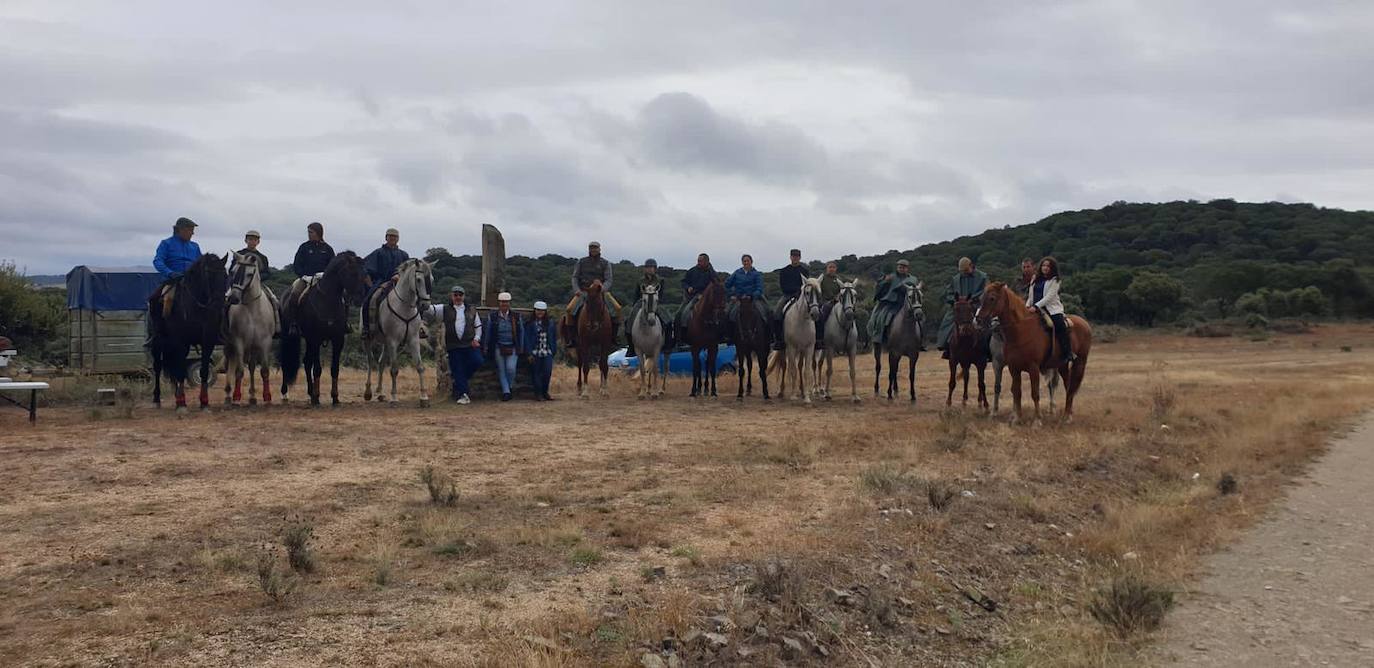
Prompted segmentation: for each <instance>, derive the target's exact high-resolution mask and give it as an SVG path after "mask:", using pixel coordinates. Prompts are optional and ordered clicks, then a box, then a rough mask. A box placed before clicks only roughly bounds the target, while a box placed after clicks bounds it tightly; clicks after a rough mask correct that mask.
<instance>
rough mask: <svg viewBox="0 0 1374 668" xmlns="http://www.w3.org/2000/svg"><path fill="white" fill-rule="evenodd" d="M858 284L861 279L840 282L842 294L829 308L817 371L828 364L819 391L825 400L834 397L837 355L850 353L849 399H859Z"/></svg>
mask: <svg viewBox="0 0 1374 668" xmlns="http://www.w3.org/2000/svg"><path fill="white" fill-rule="evenodd" d="M858 287H859V280H858V279H854V280H853V281H850V282H848V283H840V294H839V296H838V299H837V300H836V302H835V307H834V308H832V309H830V317H829V318H826V321H825V329H824V330H823V332H824V334H825V337H824V339H823V340H822V347H821V349H820V350H818V351H816V355H817V357H818V359H817V360H816V370H817V373H818V374H819V372H820V367H821V365H822V364H824V365H825V387H824V388H822V389H820V390H818V392H817V395H818V396H820V397H822V398H824V399H825V400H826V401H830V398H831V397H830V381H831V379H832V378H834V376H835V356H836V355H845V356H848V357H849V400H850V401H853V402H854V403H856V404H857V403H859V386H858V384H857V382H856V381H855V379H854V373H855V367H856V366H857V365H856V364H855V359H856V358H857V357H858V355H859V328H858V326H857V325H856V324H855V322H854V304H855V302H857V301H858Z"/></svg>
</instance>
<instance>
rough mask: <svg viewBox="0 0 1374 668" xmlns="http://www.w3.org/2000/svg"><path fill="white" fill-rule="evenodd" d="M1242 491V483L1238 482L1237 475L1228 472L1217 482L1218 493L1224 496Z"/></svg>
mask: <svg viewBox="0 0 1374 668" xmlns="http://www.w3.org/2000/svg"><path fill="white" fill-rule="evenodd" d="M1238 489H1240V483H1238V482H1236V476H1235V474H1233V473H1231V472H1229V471H1228V472H1226V473H1223V474H1221V479H1220V480H1218V481H1217V492H1218V493H1219V494H1221V495H1222V496H1229V495H1231V494H1235V493H1236V491H1237V490H1238Z"/></svg>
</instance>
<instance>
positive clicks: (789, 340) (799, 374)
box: [768, 278, 821, 404]
mask: <svg viewBox="0 0 1374 668" xmlns="http://www.w3.org/2000/svg"><path fill="white" fill-rule="evenodd" d="M820 316H821V284H820V282H819V281H817V280H816V279H814V278H808V279H806V282H805V283H803V284H802V290H801V294H800V295H798V296H797V298H796V300H795V301H794V302H793V303H792V305H791V306H788V307H787V312H786V313H784V314H783V317H782V340H783V351H782V355H781V356H780V357H781V358H782V360H783V365H782V379H781V380H780V381H779V382H780V385H779V386H778V396H779V397H785V396H787V374H789V373H792V374H795V375H796V381H795V382H796V383H797V390H798V395H797V397H798V398H799V399H801V400H802V401H804V402H806V403H808V404H809V403H811V393H810V390H811V388H814V387H815V386H816V361H815V360H816V356H815V352H816V319H817V318H819V317H820ZM778 359H779V356H775V357H774V358H773V362H770V363H769V365H768V366H769V369H770V370H771V369H772V368H773V367H774V366H775V365H776V362H777V360H778ZM808 374H809V375H810V376H811V387H810V388H808V387H807V385H806V382H807V378H806V377H807V375H808Z"/></svg>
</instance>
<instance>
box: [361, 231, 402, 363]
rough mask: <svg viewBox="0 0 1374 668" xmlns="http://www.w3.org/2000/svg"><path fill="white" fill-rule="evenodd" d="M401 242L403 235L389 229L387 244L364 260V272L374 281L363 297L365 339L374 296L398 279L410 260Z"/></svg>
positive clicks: (369, 326)
mask: <svg viewBox="0 0 1374 668" xmlns="http://www.w3.org/2000/svg"><path fill="white" fill-rule="evenodd" d="M400 241H401V233H400V232H398V231H396V228H394V227H392V228H388V229H387V231H386V242H385V243H383V244H382V245H381V247H380V248H378V249H376V250H374V251H372V252H371V253H368V254H367V259H365V260H363V271H366V272H367V277H368V278H370V279H372V286H371V287H369V288H368V289H367V296H366V297H363V306H364V308H363V338H367V336H368V334H369V333H370V332H371V327H372V315H373V314H372V310H373V308H372V295H375V294H377V291H378V290H380V289H382V286H383V285H386V284H387V283H388V282H389V281H391V279H393V278H395V277H396V269H397V268H398V267H400V266H401V263H402V262H405V261H406V260H409V259H410V254H409V253H406V252H405V251H403V250H401V248H400V246H398V245H397V244H398V243H400Z"/></svg>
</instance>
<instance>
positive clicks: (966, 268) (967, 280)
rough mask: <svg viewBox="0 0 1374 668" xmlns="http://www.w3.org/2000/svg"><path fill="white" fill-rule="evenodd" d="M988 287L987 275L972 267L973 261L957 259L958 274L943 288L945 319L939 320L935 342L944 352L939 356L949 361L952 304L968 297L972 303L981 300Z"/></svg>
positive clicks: (952, 319)
mask: <svg viewBox="0 0 1374 668" xmlns="http://www.w3.org/2000/svg"><path fill="white" fill-rule="evenodd" d="M987 287H988V275H987V274H985V273H983V272H981V271H978V268H977V267H975V266H973V260H970V259H968V258H966V257H961V258H959V273H957V274H955V275H954V278H951V279H950V280H949V287H946V288H945V306H946V308H945V317H944V318H943V319H941V320H940V332H939V334H938V335H937V338H936V340H937V341H938V342H939V346H938V347H939V349H940V350H942V351H944V353H943V354H941V355H940V356H941V357H943V358H944V359H949V335H950V333H952V332H953V331H954V309H953V308H949V307H952V306H954V302H955V301H957V300H958V299H959V298H960V297H968V298H969V299H972V300H973V301H978V300H980V299H982V298H983V290H986V289H987Z"/></svg>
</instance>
